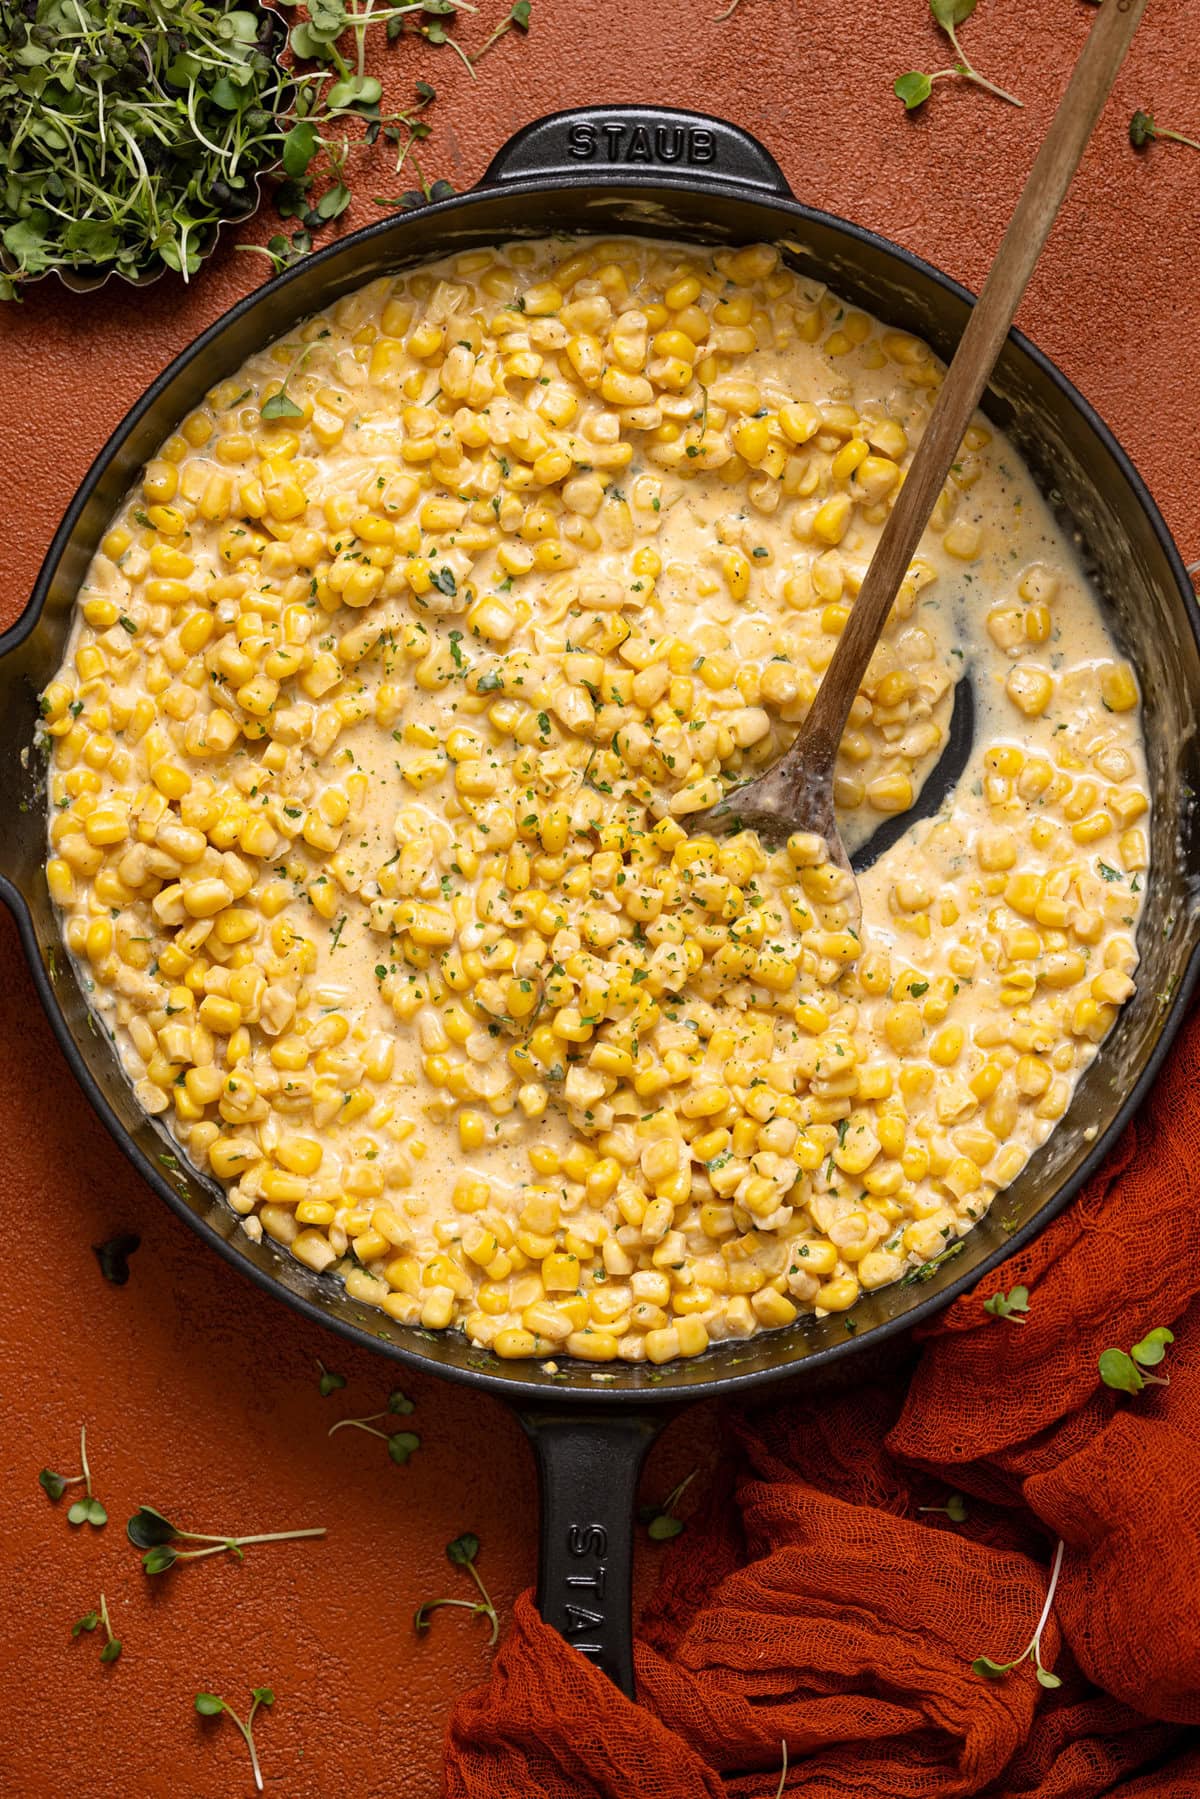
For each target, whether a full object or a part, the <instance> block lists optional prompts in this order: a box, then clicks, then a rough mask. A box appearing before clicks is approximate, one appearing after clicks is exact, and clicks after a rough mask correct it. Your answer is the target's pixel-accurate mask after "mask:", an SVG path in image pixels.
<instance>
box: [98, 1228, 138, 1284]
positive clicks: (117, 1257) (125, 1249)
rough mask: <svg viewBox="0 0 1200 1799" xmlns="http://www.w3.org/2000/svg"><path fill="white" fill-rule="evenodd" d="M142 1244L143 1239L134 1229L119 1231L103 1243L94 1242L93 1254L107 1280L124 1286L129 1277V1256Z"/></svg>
mask: <svg viewBox="0 0 1200 1799" xmlns="http://www.w3.org/2000/svg"><path fill="white" fill-rule="evenodd" d="M141 1246H142V1239H141V1238H140V1237H139V1236H137V1235H136V1234H135V1233H134V1232H133V1231H118V1232H117V1234H116V1236H115V1237H108V1238H106V1240H105V1241H104V1242H103V1243H93V1244H92V1254H93V1255H94V1256H95V1258H96V1260H97V1261H98V1262H99V1264H100V1272H101V1274H102V1275H103V1276H104V1278H105V1280H106V1281H111V1282H112V1284H113V1286H114V1287H123V1286H124V1285H125V1282H126V1281H127V1280H128V1279H129V1258H130V1256H131V1255H132V1254H133V1253H134V1251H135V1250H136V1249H140V1248H141Z"/></svg>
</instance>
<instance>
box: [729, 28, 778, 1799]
mask: <svg viewBox="0 0 1200 1799" xmlns="http://www.w3.org/2000/svg"><path fill="white" fill-rule="evenodd" d="M736 4H737V0H734V5H736ZM779 1747H780V1748H781V1749H782V1751H783V1766H782V1768H781V1769H780V1770H779V1785H778V1786H777V1787H776V1788H775V1799H783V1789H784V1787H785V1786H786V1785H787V1771H788V1753H787V1738H786V1737H785V1738H784V1740H783V1742H782V1743H780V1745H779Z"/></svg>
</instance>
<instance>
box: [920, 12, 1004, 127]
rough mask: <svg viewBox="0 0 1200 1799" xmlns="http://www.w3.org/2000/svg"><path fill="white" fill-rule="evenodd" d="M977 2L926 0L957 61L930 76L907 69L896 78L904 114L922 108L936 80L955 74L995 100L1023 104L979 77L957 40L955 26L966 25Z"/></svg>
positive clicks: (984, 77)
mask: <svg viewBox="0 0 1200 1799" xmlns="http://www.w3.org/2000/svg"><path fill="white" fill-rule="evenodd" d="M978 3H979V0H929V10H930V12H931V13H932V14H933V16H934V19H935V21H936V22H937V24H938V25H940V26H941V28H942V30H943V31H944V32H945V33H946V36H947V37H948V38H949V39H950V42H951V43H952V44H953V46H954V51H955V54H956V56H957V57H958V61H957V62H956V63H954V64H953V66H952V67H951V68H948V69H935V70H934V72H933V74H932V75H923V74H921V73H920V72H919V71H918V70H916V69H910V70H909V72H908V74H907V75H900V76H898V77H897V79H896V81H895V82H894V83H893V84H892V92H893V93H894V94H895V96H896V98H897V99H898V100H903V102H904V107H905V111H906V112H915V111H916V109H917V107H918V106H924V104H925V102H926V100H928V98H929V96H930V94H931V93H932V92H933V84H934V82H935V81H946V80H949V79H951V78H952V77H953V76H955V75H957V76H959V77H960V78H961V79H962V80H963V81H969V82H972V83H973V84H974V86H975V87H981V88H984V89H985V90H986V91H987V92H988V93H989V94H995V96H996V98H997V99H998V100H1007V101H1008V102H1009V104H1010V106H1023V105H1024V101H1022V100H1018V99H1017V96H1016V95H1015V94H1010V93H1009V92H1008V91H1007V89H1006V88H1002V87H997V86H996V84H995V82H994V81H989V80H988V79H987V77H986V76H984V75H981V74H980V73H979V70H978V69H977V68H976V67H975V65H974V63H973V62H972V61H971V59H970V57H969V56H968V55H967V53H966V51H965V50H964V49H963V47H962V45H961V44H960V43H959V41H958V27H959V26H960V25H963V24H965V23H966V21H967V20H968V19H969V18H970V16H971V14H972V13H973V12H974V11H975V8H976V6H977V5H978Z"/></svg>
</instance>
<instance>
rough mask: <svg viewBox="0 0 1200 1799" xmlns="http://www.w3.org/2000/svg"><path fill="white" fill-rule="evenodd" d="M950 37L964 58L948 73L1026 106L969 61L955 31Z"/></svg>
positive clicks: (1012, 103)
mask: <svg viewBox="0 0 1200 1799" xmlns="http://www.w3.org/2000/svg"><path fill="white" fill-rule="evenodd" d="M950 38H951V41H952V43H953V44H954V48H955V49H956V50H957V51H958V54H959V56H960V57H961V58H962V60H961V62H960V63H959V65H958V68H957V69H954V70H947V71H945V72H946V73H949V74H957V75H962V76H964V77H965V79H966V80H967V81H973V82H974V83H975V86H976V87H981V88H984V89H986V91H987V92H988V93H989V94H995V96H996V98H997V99H998V100H1007V101H1008V103H1009V105H1010V106H1020V107H1022V108H1023V107H1024V105H1025V102H1024V100H1018V99H1017V96H1016V95H1015V94H1010V93H1009V91H1008V89H1007V88H1005V87H998V86H997V85H996V83H995V82H994V81H989V80H988V78H987V76H986V75H981V74H980V73H979V70H978V69H977V68H975V66H974V64H973V63H969V62H968V61H967V59H966V57H965V56H963V52H962V48H961V46H960V44H959V41H958V39H957V38H956V37H955V35H954V33H953V31H951V33H950ZM933 79H934V80H936V79H937V78H936V76H935V77H933Z"/></svg>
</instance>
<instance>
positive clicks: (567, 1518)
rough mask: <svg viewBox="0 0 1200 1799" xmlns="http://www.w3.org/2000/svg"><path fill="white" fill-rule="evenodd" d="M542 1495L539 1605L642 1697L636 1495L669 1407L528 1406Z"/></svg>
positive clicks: (524, 1415)
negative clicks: (638, 1686) (604, 1410)
mask: <svg viewBox="0 0 1200 1799" xmlns="http://www.w3.org/2000/svg"><path fill="white" fill-rule="evenodd" d="M519 1415H520V1419H521V1423H522V1424H523V1425H524V1426H525V1430H526V1432H527V1433H528V1436H529V1440H530V1442H531V1443H532V1444H533V1450H534V1454H535V1455H536V1457H537V1467H538V1490H539V1494H540V1497H541V1537H540V1541H539V1547H538V1580H537V1608H538V1610H539V1612H540V1613H541V1614H542V1617H543V1618H544V1619H545V1620H546V1622H547V1624H551V1625H553V1627H554V1629H555V1630H557V1631H559V1632H560V1633H561V1635H562V1636H564V1637H565V1638H566V1639H567V1642H568V1643H570V1644H571V1645H572V1646H573V1647H574V1648H576V1649H578V1650H579V1652H580V1654H581V1655H586V1656H587V1658H588V1660H589V1661H591V1662H594V1663H595V1665H596V1667H598V1668H600V1669H601V1670H602V1671H603V1672H604V1673H605V1674H607V1675H608V1677H609V1679H610V1680H612V1681H614V1682H615V1683H616V1685H617V1686H619V1687H620V1689H621V1691H622V1692H623V1693H624V1694H626V1696H627V1697H628V1698H630V1699H632V1698H633V1532H634V1515H633V1505H634V1497H635V1494H636V1492H637V1482H638V1475H639V1474H640V1473H641V1468H642V1463H643V1461H644V1460H645V1458H646V1451H647V1450H648V1449H649V1447H650V1445H651V1443H652V1442H653V1441H654V1439H655V1437H656V1436H657V1435H658V1432H659V1430H660V1429H661V1428H662V1426H663V1425H664V1424H665V1423H666V1418H665V1416H664V1415H663V1414H662V1413H661V1412H654V1413H648V1412H632V1413H631V1412H626V1413H623V1414H621V1415H620V1416H614V1417H608V1416H597V1415H596V1414H594V1413H591V1414H588V1413H584V1412H580V1411H574V1412H571V1411H562V1412H558V1411H522V1412H521V1413H520V1414H519Z"/></svg>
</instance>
